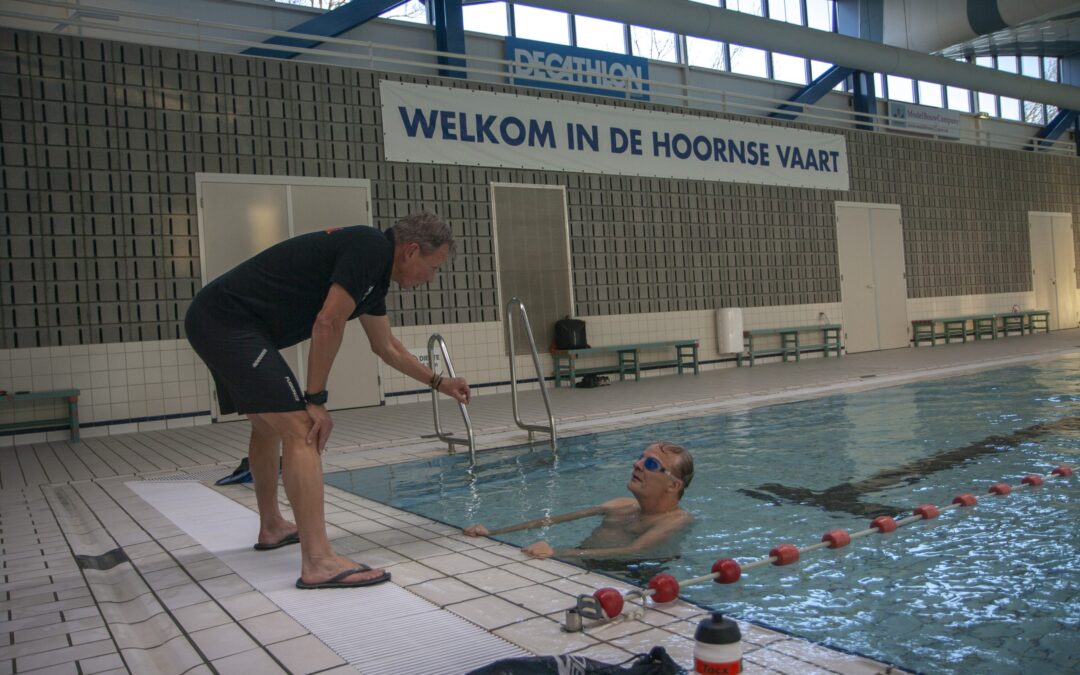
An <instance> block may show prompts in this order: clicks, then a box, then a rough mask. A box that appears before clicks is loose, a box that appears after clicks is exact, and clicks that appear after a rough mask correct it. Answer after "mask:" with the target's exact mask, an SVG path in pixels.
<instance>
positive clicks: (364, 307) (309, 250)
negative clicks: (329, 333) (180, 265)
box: [197, 225, 394, 349]
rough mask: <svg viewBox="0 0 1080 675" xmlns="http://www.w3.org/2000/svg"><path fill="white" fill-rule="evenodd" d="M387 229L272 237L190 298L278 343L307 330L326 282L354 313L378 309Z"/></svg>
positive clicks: (386, 286)
mask: <svg viewBox="0 0 1080 675" xmlns="http://www.w3.org/2000/svg"><path fill="white" fill-rule="evenodd" d="M393 267H394V235H393V233H392V232H390V231H387V232H386V233H382V232H379V231H378V230H376V229H375V228H372V227H367V226H365V225H355V226H353V227H341V228H334V229H331V230H325V231H321V232H312V233H309V234H302V235H300V236H297V237H293V238H291V239H286V240H285V241H283V242H281V243H279V244H275V245H274V246H271V247H270V248H268V249H266V250H265V251H263V252H262V253H259V254H258V255H256V256H255V257H253V258H251V259H249V260H247V261H245V262H242V263H240V264H239V265H237V266H236V267H234V268H233V269H231V270H230V271H228V272H226V273H225V274H223V275H221V276H220V277H218V278H217V279H214V280H213V281H211V282H210V283H209V284H207V285H206V286H205V287H204V288H203V289H202V291H200V292H199V296H198V298H197V301H198V302H199V303H200V304H203V306H204V307H205V308H206V309H207V310H209V311H211V312H213V313H214V314H215V315H216V316H217V317H218V318H219V319H221V320H223V321H226V322H229V323H240V324H250V323H251V322H255V323H257V324H259V326H260V327H261V328H262V329H263V330H265V331H266V333H267V335H268V336H269V337H270V339H271V340H272V341H273V343H274V346H275V347H277V348H278V349H282V348H284V347H289V346H292V345H294V344H296V343H298V342H302V341H303V340H306V339H308V338H310V337H311V328H312V326H314V325H315V317H316V316H318V314H319V310H321V309H322V307H323V304H324V303H325V302H326V296H327V294H328V293H329V292H330V285H331V284H332V283H338V284H340V285H341V286H342V287H343V288H344V289H345V290H346V291H348V292H349V295H351V296H352V297H353V300H355V301H356V310H355V311H354V312H353V313H352V314H351V315H350V316H349V318H350V319H353V318H356V317H358V316H360V315H361V314H370V315H373V316H384V315H385V314H386V294H387V293H388V292H389V290H390V272H391V271H392V270H393Z"/></svg>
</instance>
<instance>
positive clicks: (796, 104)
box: [769, 66, 855, 121]
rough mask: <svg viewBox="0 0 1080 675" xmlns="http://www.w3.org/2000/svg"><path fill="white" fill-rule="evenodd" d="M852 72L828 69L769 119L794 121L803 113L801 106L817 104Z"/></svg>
mask: <svg viewBox="0 0 1080 675" xmlns="http://www.w3.org/2000/svg"><path fill="white" fill-rule="evenodd" d="M854 72H855V71H854V70H853V69H852V68H845V67H843V66H833V67H832V68H829V69H828V70H826V71H825V72H824V73H822V74H821V75H818V76H817V77H816V78H815V79H814V81H813V82H811V83H810V84H808V85H806V86H805V87H803V88H802V89H800V90H799V91H798V93H796V94H795V95H794V96H792V97H791V98H790V99H788V101H789V102H788V103H784V104H782V105H781V106H780V107H779V108H777V109H776V112H773V113H769V117H775V118H777V119H781V120H789V121H790V120H793V119H795V118H796V117H798V116H799V115H801V114H802V113H803V105H813V104H815V103H817V102H818V101H820V100H821V98H822V97H823V96H825V94H828V93H829V92H830V91H832V90H833V87H835V86H836V85H838V84H840V83H841V82H843V81H844V80H846V79H847V78H848V77H850V76H851V74H852V73H854Z"/></svg>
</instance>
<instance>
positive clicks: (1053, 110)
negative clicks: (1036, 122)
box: [1046, 105, 1061, 121]
mask: <svg viewBox="0 0 1080 675" xmlns="http://www.w3.org/2000/svg"><path fill="white" fill-rule="evenodd" d="M1059 112H1061V111H1060V110H1059V109H1058V107H1057V106H1052V105H1048V106H1046V119H1047V120H1051V121H1052V120H1053V119H1054V118H1055V117H1057V116H1058V113H1059Z"/></svg>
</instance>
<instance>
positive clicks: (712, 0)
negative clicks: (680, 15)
mask: <svg viewBox="0 0 1080 675" xmlns="http://www.w3.org/2000/svg"><path fill="white" fill-rule="evenodd" d="M690 2H700V3H701V4H703V5H712V6H713V7H719V6H720V0H690Z"/></svg>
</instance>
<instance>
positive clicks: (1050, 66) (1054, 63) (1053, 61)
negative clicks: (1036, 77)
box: [1043, 56, 1061, 82]
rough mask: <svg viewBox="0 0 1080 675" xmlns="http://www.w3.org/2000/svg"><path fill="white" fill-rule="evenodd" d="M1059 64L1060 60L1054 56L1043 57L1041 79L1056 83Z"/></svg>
mask: <svg viewBox="0 0 1080 675" xmlns="http://www.w3.org/2000/svg"><path fill="white" fill-rule="evenodd" d="M1060 63H1061V61H1060V59H1058V58H1057V57H1056V56H1044V57H1043V77H1045V78H1046V79H1048V80H1051V81H1053V82H1057V81H1058V73H1060V72H1061V69H1060V68H1059V67H1058V66H1059V64H1060Z"/></svg>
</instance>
